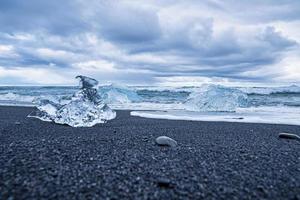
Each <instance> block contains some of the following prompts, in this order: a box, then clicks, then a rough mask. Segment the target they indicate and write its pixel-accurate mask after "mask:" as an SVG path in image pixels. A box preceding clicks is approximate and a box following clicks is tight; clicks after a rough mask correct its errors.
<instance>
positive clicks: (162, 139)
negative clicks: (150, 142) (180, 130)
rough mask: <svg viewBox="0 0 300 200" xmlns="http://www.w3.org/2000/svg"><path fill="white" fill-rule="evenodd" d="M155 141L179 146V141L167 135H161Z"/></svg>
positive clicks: (161, 144)
mask: <svg viewBox="0 0 300 200" xmlns="http://www.w3.org/2000/svg"><path fill="white" fill-rule="evenodd" d="M155 142H156V143H157V144H158V145H160V146H171V147H176V146H177V142H176V141H175V140H173V139H172V138H169V137H167V136H159V137H158V138H156V140H155Z"/></svg>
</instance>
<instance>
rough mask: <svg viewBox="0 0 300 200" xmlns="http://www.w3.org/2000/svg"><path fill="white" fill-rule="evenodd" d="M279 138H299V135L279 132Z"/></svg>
mask: <svg viewBox="0 0 300 200" xmlns="http://www.w3.org/2000/svg"><path fill="white" fill-rule="evenodd" d="M278 136H279V138H284V139H294V140H300V137H299V136H298V135H296V134H292V133H279V135H278Z"/></svg>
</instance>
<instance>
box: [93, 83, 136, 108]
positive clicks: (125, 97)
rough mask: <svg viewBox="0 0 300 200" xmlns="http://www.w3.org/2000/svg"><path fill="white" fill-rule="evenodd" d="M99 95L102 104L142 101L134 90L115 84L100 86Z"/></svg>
mask: <svg viewBox="0 0 300 200" xmlns="http://www.w3.org/2000/svg"><path fill="white" fill-rule="evenodd" d="M99 95H100V97H101V99H102V100H103V102H104V103H107V104H116V103H117V104H122V103H132V102H140V101H141V100H142V97H140V96H139V95H138V94H137V93H136V92H135V91H134V90H132V89H129V88H128V87H124V86H120V85H116V84H110V85H104V86H100V87H99Z"/></svg>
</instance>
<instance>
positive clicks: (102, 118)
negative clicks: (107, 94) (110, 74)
mask: <svg viewBox="0 0 300 200" xmlns="http://www.w3.org/2000/svg"><path fill="white" fill-rule="evenodd" d="M76 78H78V79H79V81H80V89H79V91H77V92H76V93H75V94H74V95H73V96H72V98H71V100H70V101H69V102H67V103H65V104H60V103H57V102H53V101H50V100H47V99H44V100H40V101H39V104H38V106H37V108H38V110H37V111H34V112H33V113H31V114H30V115H29V116H28V117H35V118H38V119H41V120H43V121H53V122H55V123H58V124H67V125H70V126H73V127H91V126H94V125H95V124H98V123H104V122H106V121H107V120H111V119H114V118H115V117H116V112H115V111H113V110H111V109H110V108H109V107H108V106H107V105H106V104H105V103H103V101H102V99H101V96H100V95H99V94H98V91H97V89H96V86H97V85H98V81H97V80H95V79H92V78H89V77H86V76H77V77H76Z"/></svg>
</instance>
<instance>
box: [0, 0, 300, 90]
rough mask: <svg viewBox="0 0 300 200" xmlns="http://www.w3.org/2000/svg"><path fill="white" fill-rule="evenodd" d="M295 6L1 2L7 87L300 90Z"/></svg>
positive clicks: (2, 76) (282, 0)
mask: <svg viewBox="0 0 300 200" xmlns="http://www.w3.org/2000/svg"><path fill="white" fill-rule="evenodd" d="M299 43H300V1H298V0H276V1H275V0H264V1H262V0H249V1H246V0H245V1H242V0H241V1H236V0H202V1H197V0H194V1H193V0H177V1H176V0H159V1H154V0H152V1H150V0H149V1H146V0H145V1H143V0H136V1H134V0H130V1H117V0H111V1H104V0H89V1H86V0H63V1H62V0H1V2H0V84H1V85H24V84H31V85H38V84H41V85H48V84H50V85H51V84H55V85H72V84H74V83H76V82H75V81H74V77H75V76H76V75H78V74H82V75H87V76H92V77H94V78H96V79H98V80H99V81H100V82H101V83H107V82H118V83H125V84H135V85H148V84H149V85H154V84H155V85H197V84H199V83H202V82H217V83H219V82H221V83H222V82H224V83H232V82H233V83H236V82H238V83H239V82H253V83H255V82H256V83H261V82H263V83H266V82H267V83H270V82H277V83H278V82H283V83H292V82H300V46H299Z"/></svg>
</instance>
